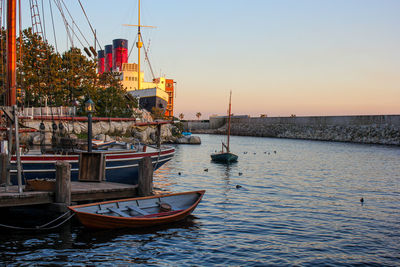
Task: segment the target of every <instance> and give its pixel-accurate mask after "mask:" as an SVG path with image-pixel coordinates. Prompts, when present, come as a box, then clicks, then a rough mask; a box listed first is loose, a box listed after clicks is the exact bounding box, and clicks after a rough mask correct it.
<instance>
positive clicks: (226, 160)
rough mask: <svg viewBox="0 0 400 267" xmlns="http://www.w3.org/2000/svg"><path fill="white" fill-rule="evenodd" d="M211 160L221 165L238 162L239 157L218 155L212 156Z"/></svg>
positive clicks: (230, 154)
mask: <svg viewBox="0 0 400 267" xmlns="http://www.w3.org/2000/svg"><path fill="white" fill-rule="evenodd" d="M211 160H213V161H215V162H221V163H231V162H236V161H237V160H238V156H236V155H235V154H233V153H216V154H211Z"/></svg>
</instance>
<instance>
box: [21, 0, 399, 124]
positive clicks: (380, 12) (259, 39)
mask: <svg viewBox="0 0 400 267" xmlns="http://www.w3.org/2000/svg"><path fill="white" fill-rule="evenodd" d="M22 2H23V5H26V7H28V2H29V1H27V0H23V1H22ZM44 2H45V3H46V2H48V1H46V0H44ZM64 2H65V3H66V4H67V5H68V8H69V11H70V13H71V14H72V16H73V18H74V21H75V22H76V24H77V25H79V28H80V29H81V31H82V32H83V33H84V35H85V37H86V39H87V40H88V42H93V40H94V37H93V34H92V33H91V30H90V27H89V26H88V23H87V22H86V20H85V17H84V15H83V13H82V10H81V9H80V6H79V3H78V1H76V0H74V1H72V0H65V1H64ZM81 2H82V4H83V6H84V8H85V11H86V13H87V16H88V18H89V20H90V22H91V24H92V25H93V28H94V29H96V33H97V37H98V39H99V42H100V44H101V46H103V47H104V45H106V44H111V43H112V40H113V39H117V38H124V39H128V45H129V47H130V46H131V45H132V44H133V43H134V41H135V37H136V32H137V29H136V28H135V27H126V26H123V25H122V24H137V11H138V8H137V4H138V2H137V0H114V1H104V0H97V1H94V0H87V1H81ZM26 7H25V8H22V10H23V12H25V13H26V12H28V11H29V9H27V8H26ZM44 10H45V12H44V13H45V17H44V18H45V25H46V36H47V38H48V39H49V41H50V42H54V37H53V33H52V31H51V27H52V26H51V16H50V12H49V9H48V4H47V5H46V7H45V9H44ZM399 10H400V1H399V0H240V1H239V0H229V1H228V0H201V1H200V0H186V1H184V0H141V14H142V15H141V19H142V21H141V24H142V25H149V26H156V27H157V28H154V29H153V28H143V29H142V35H143V37H144V44H145V46H147V47H148V49H149V58H150V62H151V65H152V68H153V70H154V72H155V75H156V76H160V75H165V76H166V77H167V78H172V79H174V80H175V81H176V98H175V105H174V113H175V115H176V116H178V115H179V114H180V113H183V114H184V118H185V119H194V118H196V117H195V114H196V113H198V112H200V113H201V114H202V116H201V119H208V117H209V116H210V115H225V114H226V113H227V108H228V101H229V92H230V90H232V113H233V114H236V115H250V116H254V117H258V116H260V114H266V115H267V116H269V117H276V116H281V117H285V116H290V115H292V114H295V115H296V116H331V115H384V114H400V30H399V29H400V27H399V26H400V16H399ZM26 14H27V15H29V13H26ZM53 14H54V15H53V17H54V20H55V28H56V39H57V47H58V50H61V51H62V50H65V49H66V48H67V47H69V45H68V43H67V41H66V39H65V37H66V32H65V30H64V29H63V24H62V19H61V17H60V15H59V14H58V13H56V10H55V5H54V2H53ZM26 18H27V19H24V20H23V25H29V23H31V22H30V15H29V16H26ZM80 39H82V38H80ZM74 44H75V45H76V46H78V47H80V46H81V45H80V44H79V42H78V41H77V40H76V39H74ZM97 49H99V47H98V46H97ZM136 58H137V52H136V51H132V53H131V55H130V58H129V62H131V63H132V62H136V61H137V59H136ZM142 64H143V63H142ZM145 72H146V75H145V77H146V79H147V80H150V79H151V75H150V71H149V69H148V68H146V69H145Z"/></svg>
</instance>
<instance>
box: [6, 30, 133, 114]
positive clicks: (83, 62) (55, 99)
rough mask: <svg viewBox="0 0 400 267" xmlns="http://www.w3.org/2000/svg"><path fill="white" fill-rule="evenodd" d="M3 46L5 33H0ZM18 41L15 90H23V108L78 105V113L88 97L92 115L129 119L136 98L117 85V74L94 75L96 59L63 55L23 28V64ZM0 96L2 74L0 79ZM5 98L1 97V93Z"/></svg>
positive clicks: (76, 52) (74, 52)
mask: <svg viewBox="0 0 400 267" xmlns="http://www.w3.org/2000/svg"><path fill="white" fill-rule="evenodd" d="M1 38H2V40H3V44H5V39H6V34H5V31H4V29H2V30H1ZM1 48H2V49H0V56H1V59H2V60H0V68H1V69H2V73H5V67H4V66H5V58H6V57H5V53H6V50H5V45H4V46H3V47H1ZM19 51H20V41H19V38H17V59H18V60H17V87H21V88H22V89H23V90H24V91H25V97H24V101H23V102H24V103H23V104H24V105H25V106H34V107H35V106H36V107H40V106H44V104H45V102H46V103H47V105H49V106H62V105H63V106H66V105H72V104H73V103H76V102H78V103H79V104H80V107H79V109H78V110H79V114H80V115H83V114H85V113H84V104H85V102H86V100H87V99H89V97H90V98H91V99H92V100H93V101H94V102H95V105H96V112H95V113H94V115H95V116H105V117H131V116H132V115H133V111H132V108H133V107H137V103H136V102H137V101H136V99H132V98H129V97H126V96H127V92H126V90H124V89H123V88H122V86H121V84H120V82H119V75H116V74H114V73H104V74H102V75H97V72H96V67H97V64H96V62H95V60H92V59H90V58H87V57H86V56H84V55H83V54H82V51H81V50H80V49H79V48H71V49H70V50H68V51H66V52H64V53H63V54H62V55H60V54H58V53H56V52H55V50H54V48H53V46H51V45H49V44H48V43H47V41H43V40H42V38H41V37H40V36H39V35H37V34H33V33H32V31H31V29H30V28H29V29H26V30H24V31H23V34H22V51H23V56H22V62H19V58H20V57H19ZM0 86H1V89H2V93H4V87H3V75H2V76H1V77H0ZM2 95H4V94H2Z"/></svg>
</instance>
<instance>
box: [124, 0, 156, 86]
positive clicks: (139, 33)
mask: <svg viewBox="0 0 400 267" xmlns="http://www.w3.org/2000/svg"><path fill="white" fill-rule="evenodd" d="M123 25H124V26H135V27H136V26H137V27H138V41H137V42H136V47H137V49H138V88H137V89H138V90H139V89H140V87H141V83H142V81H141V78H140V49H141V48H142V47H143V42H142V33H141V32H140V28H141V27H147V28H155V27H154V26H144V25H140V0H138V25H132V24H123Z"/></svg>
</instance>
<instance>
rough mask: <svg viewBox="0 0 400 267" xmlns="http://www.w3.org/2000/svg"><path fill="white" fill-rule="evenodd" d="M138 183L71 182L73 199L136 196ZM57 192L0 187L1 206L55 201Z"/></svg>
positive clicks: (87, 199)
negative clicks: (20, 190) (19, 191)
mask: <svg viewBox="0 0 400 267" xmlns="http://www.w3.org/2000/svg"><path fill="white" fill-rule="evenodd" d="M137 187H138V185H129V184H119V183H111V182H101V183H99V182H71V201H72V202H80V201H96V200H104V199H121V198H129V197H135V196H136V193H137ZM54 199H55V193H54V192H50V191H26V192H25V191H24V192H22V193H21V194H20V193H18V186H9V187H8V190H7V192H5V188H4V187H0V208H1V207H15V206H28V205H38V204H50V203H54Z"/></svg>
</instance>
